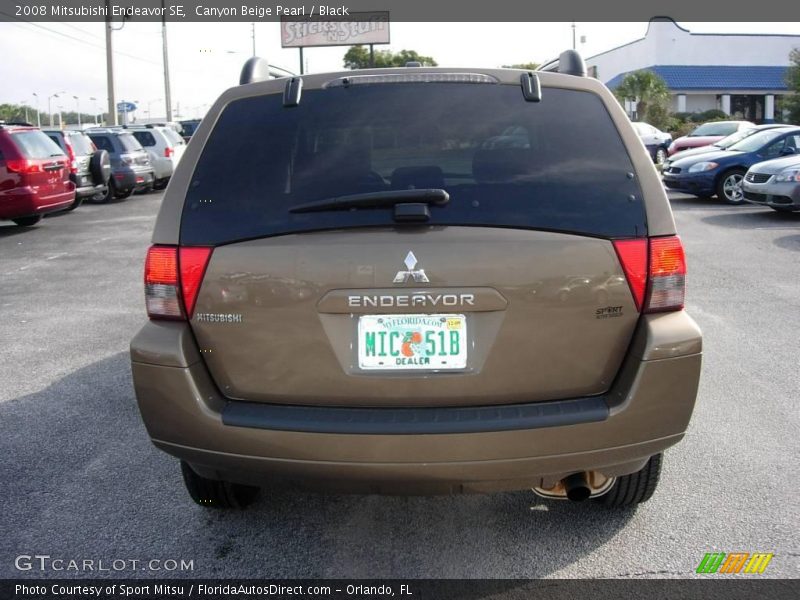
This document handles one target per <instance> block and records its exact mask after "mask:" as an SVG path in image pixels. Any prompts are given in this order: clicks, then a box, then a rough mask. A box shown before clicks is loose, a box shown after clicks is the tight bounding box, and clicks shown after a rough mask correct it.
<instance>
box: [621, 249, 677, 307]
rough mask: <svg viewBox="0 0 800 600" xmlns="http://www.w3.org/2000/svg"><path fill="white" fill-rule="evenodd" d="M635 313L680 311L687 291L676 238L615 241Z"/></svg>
mask: <svg viewBox="0 0 800 600" xmlns="http://www.w3.org/2000/svg"><path fill="white" fill-rule="evenodd" d="M614 249H615V250H616V251H617V256H618V257H619V262H620V264H621V265H622V270H623V271H625V277H626V278H627V280H628V285H629V286H630V289H631V294H633V300H634V302H635V303H636V310H639V311H641V312H646V313H654V312H665V311H671V310H681V309H682V308H683V301H684V294H685V291H686V257H685V256H684V253H683V245H682V244H681V240H680V238H679V237H678V236H669V237H661V238H650V239H649V240H647V239H644V238H641V239H635V240H615V241H614Z"/></svg>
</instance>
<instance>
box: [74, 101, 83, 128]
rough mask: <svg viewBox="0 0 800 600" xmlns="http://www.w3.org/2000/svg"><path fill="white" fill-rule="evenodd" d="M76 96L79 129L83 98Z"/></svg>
mask: <svg viewBox="0 0 800 600" xmlns="http://www.w3.org/2000/svg"><path fill="white" fill-rule="evenodd" d="M73 98H75V105H76V106H77V107H78V129H80V128H81V99H80V98H78V97H77V96H73Z"/></svg>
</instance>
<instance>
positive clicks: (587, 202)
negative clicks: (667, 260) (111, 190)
mask: <svg viewBox="0 0 800 600" xmlns="http://www.w3.org/2000/svg"><path fill="white" fill-rule="evenodd" d="M632 172H633V167H632V165H631V161H630V158H629V157H628V154H627V152H626V150H625V148H624V146H623V144H622V141H621V139H620V137H619V134H618V132H617V130H616V128H615V126H614V124H613V122H612V121H611V118H610V116H609V115H608V113H607V111H606V109H605V106H604V105H603V103H602V101H601V100H600V98H599V97H598V96H596V95H594V94H592V93H588V92H580V91H571V90H563V89H551V88H545V90H544V92H543V99H542V101H541V102H539V103H532V102H526V101H525V100H524V98H523V96H522V92H521V90H520V87H519V86H509V85H499V84H469V83H463V84H461V83H422V84H419V83H403V84H385V85H360V86H351V87H348V88H344V87H336V88H329V89H324V90H311V91H306V92H303V95H302V98H301V102H300V104H299V106H297V107H292V108H285V107H284V106H283V101H282V96H281V95H280V94H274V95H269V96H256V97H252V98H244V99H241V100H236V101H234V102H231V103H230V104H229V105H228V106H227V107H226V108H225V109H224V111H223V112H222V114H221V115H220V116H219V119H218V120H217V122H216V124H215V126H214V129H213V131H212V133H211V135H210V137H209V139H208V141H207V142H206V144H205V147H204V150H203V153H202V155H201V156H200V159H199V161H198V163H197V166H196V167H195V171H194V175H193V177H192V181H191V185H190V186H189V191H188V192H187V197H186V202H185V206H184V212H183V218H182V221H181V243H184V244H211V245H215V244H221V243H225V242H231V241H236V240H242V239H248V238H256V237H262V236H269V235H277V234H282V233H292V232H301V231H311V230H322V229H335V228H345V227H375V226H396V225H397V224H396V223H395V222H394V221H393V219H392V215H393V210H392V208H390V207H389V208H361V209H357V210H355V209H353V210H344V211H342V210H339V211H324V212H313V213H290V212H289V209H291V208H292V207H293V206H296V205H298V204H302V203H306V202H312V201H318V200H323V199H327V198H331V197H335V196H342V195H349V194H359V193H368V192H380V191H390V190H406V189H414V188H416V189H422V188H440V189H444V190H446V191H447V192H448V193H449V194H450V202H449V203H448V204H446V205H444V206H432V207H431V209H430V211H431V219H430V221H429V222H428V223H429V224H431V225H467V226H469V225H474V226H481V225H482V226H495V227H516V228H535V229H551V230H560V231H570V232H576V233H583V234H587V235H594V236H603V237H627V236H641V235H645V233H646V231H645V216H644V208H643V205H642V201H641V194H640V190H639V186H638V183H637V181H636V180H635V178H633V177H631V174H632ZM221 174H224V177H223V176H221Z"/></svg>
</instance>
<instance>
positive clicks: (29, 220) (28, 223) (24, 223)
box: [12, 215, 42, 227]
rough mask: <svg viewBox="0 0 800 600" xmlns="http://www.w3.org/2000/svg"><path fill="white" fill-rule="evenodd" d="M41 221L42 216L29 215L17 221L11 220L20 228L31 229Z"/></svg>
mask: <svg viewBox="0 0 800 600" xmlns="http://www.w3.org/2000/svg"><path fill="white" fill-rule="evenodd" d="M41 220H42V215H31V216H30V217H20V218H19V219H12V221H14V223H16V224H17V225H19V226H20V227H33V226H34V225H36V224H37V223H38V222H39V221H41Z"/></svg>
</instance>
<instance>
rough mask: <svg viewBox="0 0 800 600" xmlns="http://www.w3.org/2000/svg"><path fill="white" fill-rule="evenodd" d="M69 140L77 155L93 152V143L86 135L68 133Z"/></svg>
mask: <svg viewBox="0 0 800 600" xmlns="http://www.w3.org/2000/svg"><path fill="white" fill-rule="evenodd" d="M69 142H70V144H72V150H73V151H74V152H75V154H76V155H77V156H86V155H87V154H92V153H93V152H94V144H92V140H90V139H89V136H88V135H84V134H82V133H71V134H69Z"/></svg>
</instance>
